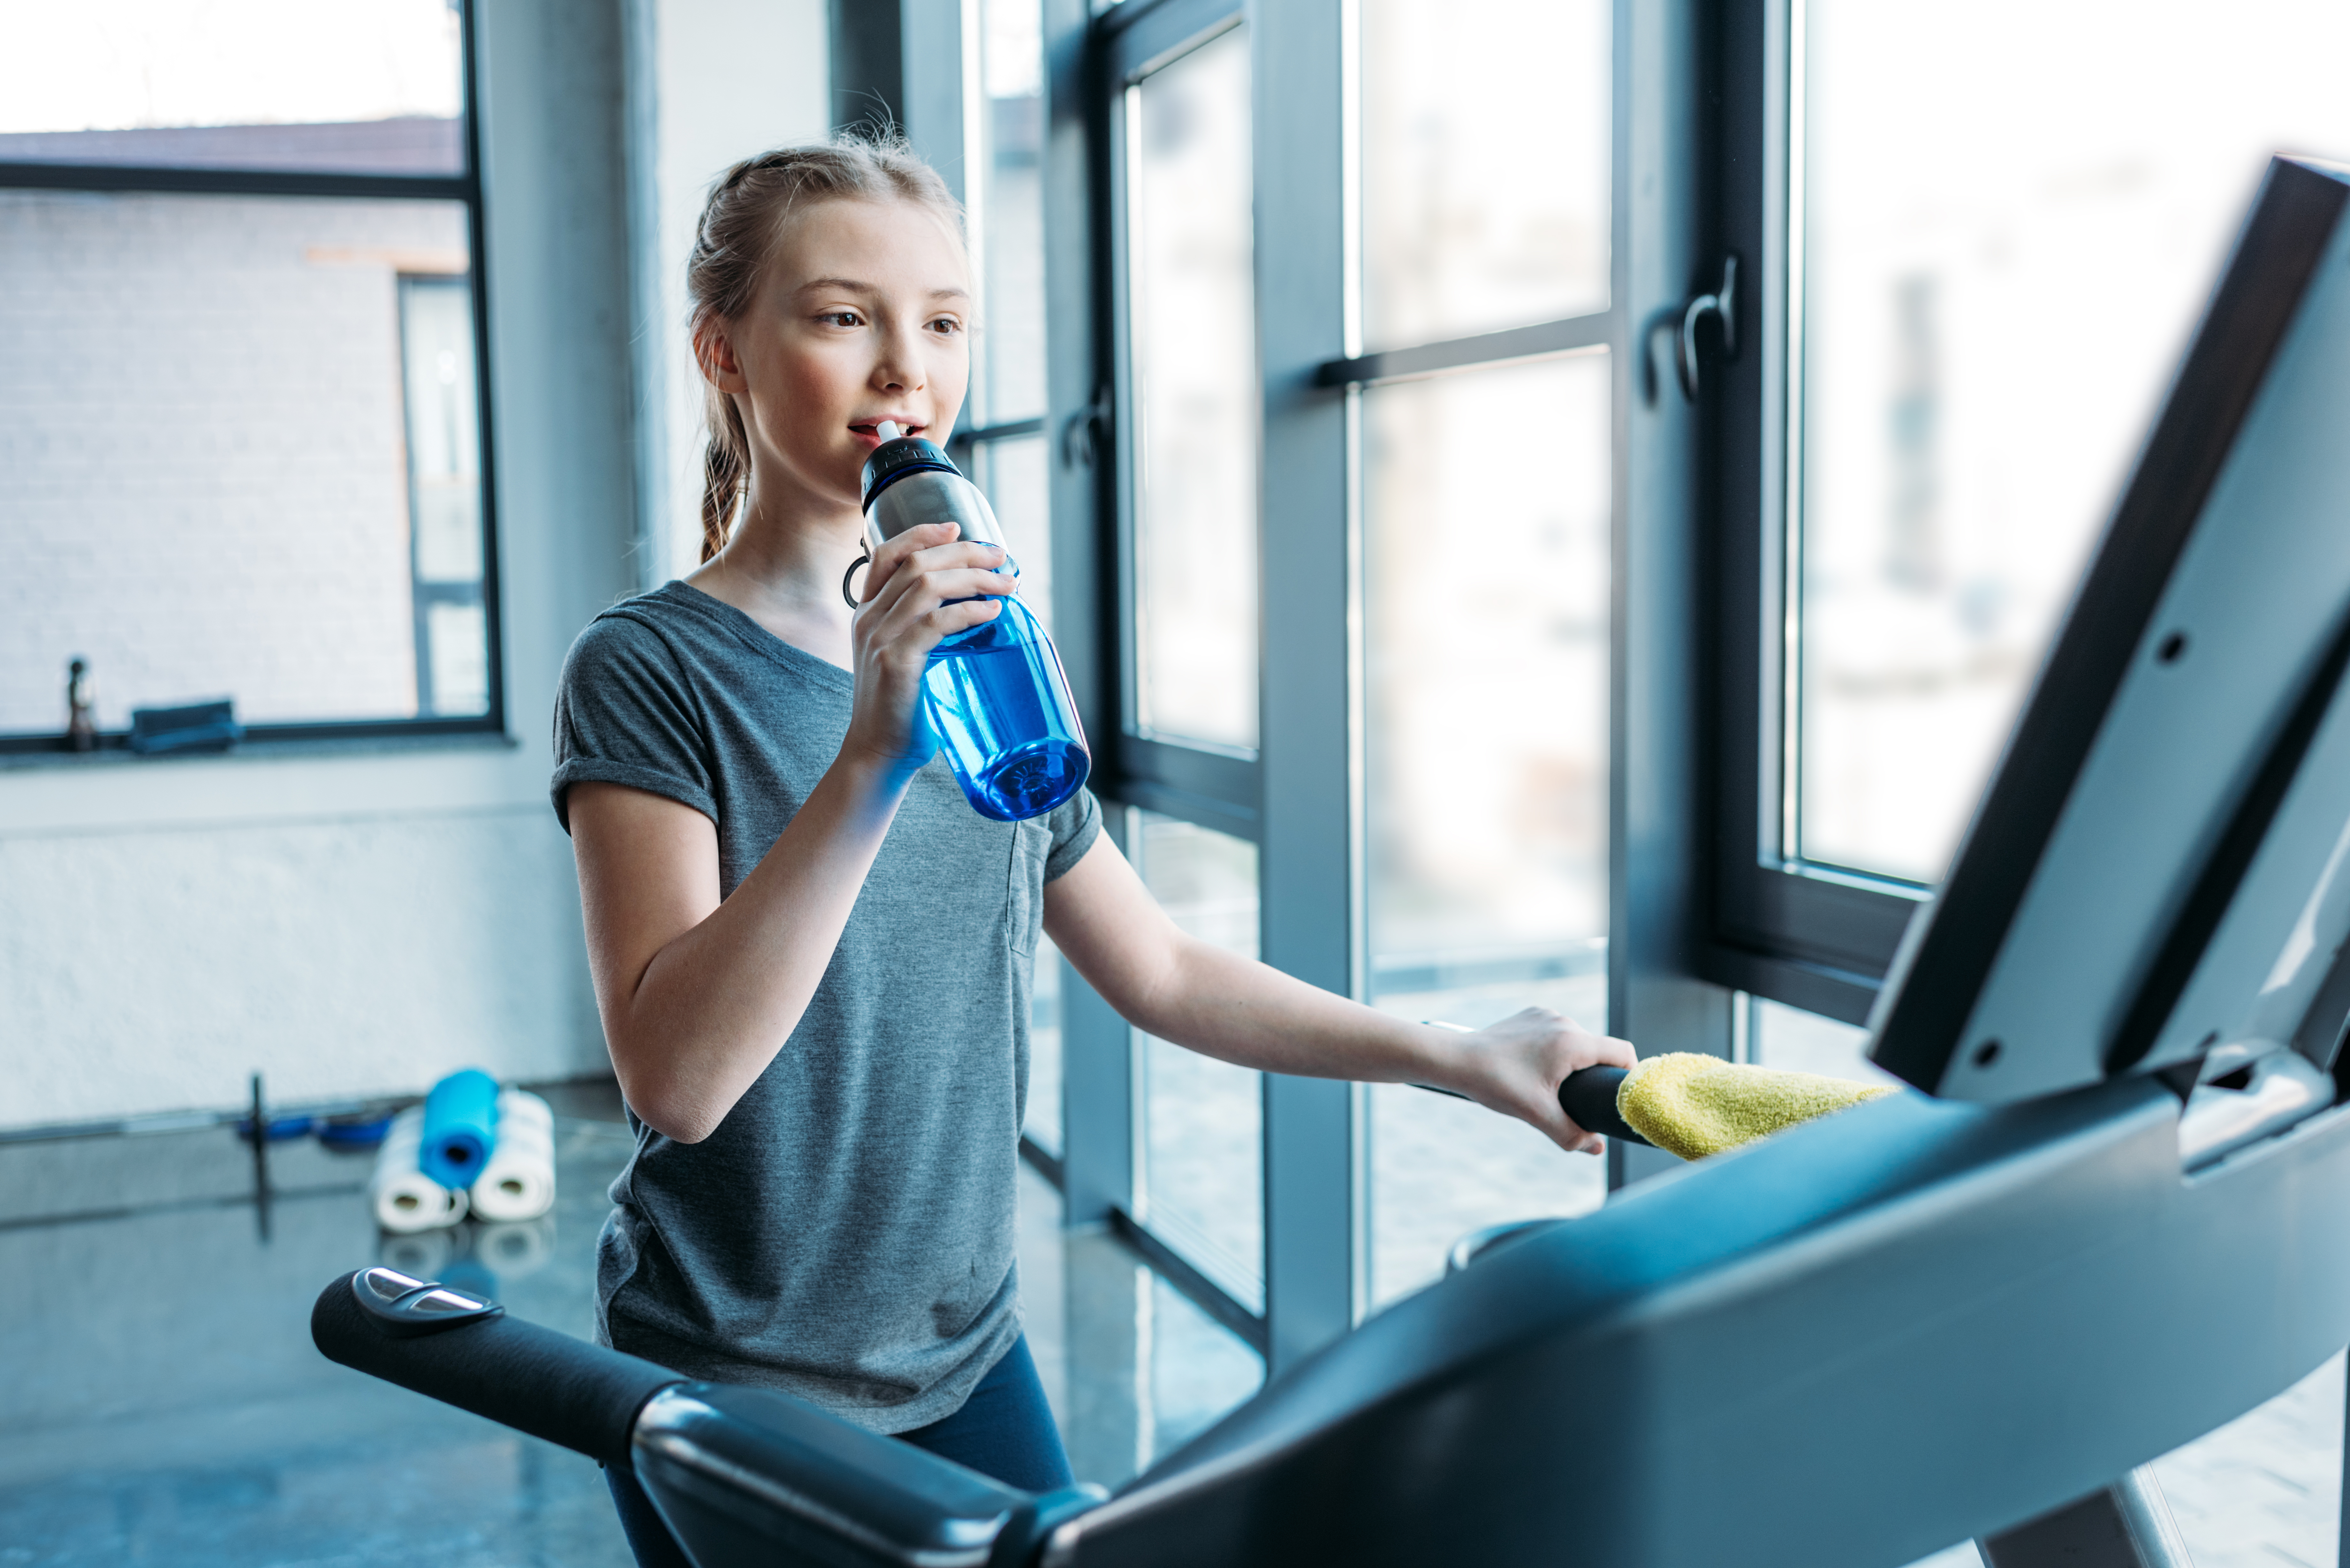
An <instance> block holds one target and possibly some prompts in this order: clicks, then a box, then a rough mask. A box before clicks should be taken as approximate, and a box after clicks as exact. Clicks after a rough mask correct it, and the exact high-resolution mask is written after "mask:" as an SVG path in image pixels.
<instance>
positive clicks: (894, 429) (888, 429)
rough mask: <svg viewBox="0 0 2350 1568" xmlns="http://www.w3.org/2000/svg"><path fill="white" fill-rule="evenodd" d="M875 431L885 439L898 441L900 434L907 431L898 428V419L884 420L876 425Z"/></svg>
mask: <svg viewBox="0 0 2350 1568" xmlns="http://www.w3.org/2000/svg"><path fill="white" fill-rule="evenodd" d="M873 433H874V434H876V435H878V436H879V437H880V438H881V439H882V440H883V441H896V440H897V439H898V438H899V436H901V435H903V434H905V433H906V432H905V431H901V430H899V428H898V421H895V420H883V421H881V422H880V423H879V425H877V426H875V427H874V431H873Z"/></svg>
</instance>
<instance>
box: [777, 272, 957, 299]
mask: <svg viewBox="0 0 2350 1568" xmlns="http://www.w3.org/2000/svg"><path fill="white" fill-rule="evenodd" d="M817 289H838V290H840V291H841V292H842V293H844V294H879V293H880V292H881V290H880V288H879V286H876V285H873V284H869V283H859V282H858V280H857V279H855V278H853V277H812V278H810V279H808V280H807V282H806V283H804V284H802V285H800V286H799V292H800V293H802V294H808V293H811V292H813V291H815V290H817ZM970 297H971V290H969V289H967V288H934V289H932V290H931V298H932V299H969V298H970Z"/></svg>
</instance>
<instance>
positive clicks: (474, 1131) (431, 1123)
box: [416, 1067, 498, 1191]
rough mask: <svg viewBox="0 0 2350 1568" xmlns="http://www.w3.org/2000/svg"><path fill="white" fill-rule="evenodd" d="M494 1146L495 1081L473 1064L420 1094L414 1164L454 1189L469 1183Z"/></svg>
mask: <svg viewBox="0 0 2350 1568" xmlns="http://www.w3.org/2000/svg"><path fill="white" fill-rule="evenodd" d="M497 1146H498V1081H497V1080H496V1079H495V1078H493V1077H491V1076H490V1075H488V1074H487V1073H484V1072H483V1071H482V1070H481V1069H480V1068H478V1067H467V1068H465V1069H464V1070H463V1072H458V1073H452V1074H450V1075H448V1076H447V1077H445V1078H443V1079H442V1080H441V1081H440V1082H439V1083H437V1084H435V1085H432V1093H431V1094H429V1095H427V1096H424V1142H423V1145H422V1147H420V1148H419V1149H418V1150H417V1153H416V1167H417V1168H418V1169H419V1170H421V1171H422V1172H424V1174H425V1175H427V1176H429V1177H431V1178H432V1179H433V1180H435V1181H437V1182H439V1183H440V1184H441V1185H442V1186H443V1187H446V1188H448V1189H450V1190H452V1191H454V1190H456V1189H459V1188H461V1187H471V1186H473V1183H474V1182H475V1181H477V1180H479V1179H481V1175H482V1169H483V1168H484V1166H486V1165H488V1164H489V1163H490V1154H491V1151H492V1150H494V1149H495V1148H496V1147H497Z"/></svg>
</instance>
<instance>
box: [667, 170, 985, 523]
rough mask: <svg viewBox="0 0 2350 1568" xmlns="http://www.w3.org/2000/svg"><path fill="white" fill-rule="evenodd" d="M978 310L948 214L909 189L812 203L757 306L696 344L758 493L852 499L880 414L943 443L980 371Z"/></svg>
mask: <svg viewBox="0 0 2350 1568" xmlns="http://www.w3.org/2000/svg"><path fill="white" fill-rule="evenodd" d="M971 315H972V296H971V276H970V267H969V264H968V263H967V261H966V260H965V258H964V255H963V249H962V243H961V241H959V240H958V239H957V238H956V236H955V234H954V232H953V230H952V229H951V228H950V227H949V226H948V223H947V221H946V220H945V219H944V218H942V217H941V216H940V215H938V214H937V213H932V212H931V211H930V210H929V209H928V208H925V207H922V206H920V205H918V204H916V203H915V202H908V201H899V200H883V201H854V200H848V201H842V200H836V201H827V202H820V203H817V204H816V205H814V206H810V207H805V208H802V209H801V210H800V212H799V213H797V214H795V216H794V217H793V219H792V220H791V221H790V223H789V224H788V225H787V226H786V227H785V231H784V233H783V234H782V236H781V237H780V238H779V239H778V240H777V242H776V244H775V254H774V255H773V256H772V257H771V258H770V259H769V261H768V264H767V269H766V275H765V276H764V277H763V278H762V279H761V280H760V286H759V292H758V294H757V296H755V297H754V299H753V301H752V304H751V306H750V308H749V309H747V310H745V311H744V312H743V314H742V316H740V317H736V318H734V319H732V320H718V321H713V322H712V323H711V324H710V325H709V326H708V327H705V329H704V330H703V332H702V335H701V338H700V340H699V341H697V343H696V344H695V349H696V351H697V353H698V355H699V357H700V358H701V360H702V373H703V374H704V375H705V376H707V377H709V379H710V381H711V384H712V386H714V387H716V388H717V389H719V390H720V391H722V392H729V393H732V394H733V397H734V400H735V403H736V405H737V407H739V408H740V409H741V410H742V412H743V424H744V425H745V426H746V427H747V428H748V430H749V431H750V436H751V448H752V476H753V477H752V483H753V495H754V498H756V499H759V500H762V501H764V500H768V499H773V500H776V501H785V502H787V503H788V501H789V500H791V499H795V498H796V499H798V500H800V501H802V502H803V503H811V504H816V505H819V506H821V507H823V508H824V509H827V510H837V507H839V506H840V505H847V506H848V507H850V508H852V509H853V508H855V507H856V506H857V504H858V494H857V490H858V472H859V471H860V470H861V469H862V468H863V467H864V464H865V459H866V458H867V456H868V455H869V454H870V453H871V452H872V451H873V449H874V448H875V447H877V446H879V445H880V444H881V438H880V436H879V433H878V431H876V429H875V427H876V426H878V425H879V424H880V423H881V421H884V420H892V421H896V422H897V424H898V425H899V428H900V429H901V430H902V431H904V432H905V433H907V434H909V435H929V436H930V437H931V440H933V441H943V440H944V439H945V438H946V435H947V432H948V431H951V430H952V429H953V428H954V419H955V413H956V411H957V410H959V409H961V408H962V397H963V391H964V389H965V388H966V387H967V386H968V385H969V383H970V379H971V345H970V330H971Z"/></svg>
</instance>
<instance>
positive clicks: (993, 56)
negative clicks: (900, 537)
mask: <svg viewBox="0 0 2350 1568" xmlns="http://www.w3.org/2000/svg"><path fill="white" fill-rule="evenodd" d="M979 37H980V62H979V64H980V84H981V90H982V97H983V105H982V108H981V116H982V118H981V120H980V128H979V129H980V139H981V146H982V151H981V159H980V190H979V200H978V201H977V202H974V203H972V223H973V225H974V227H975V228H976V229H977V230H978V234H977V238H978V241H979V245H978V248H979V251H980V255H981V270H982V274H983V277H982V292H983V295H984V296H985V299H984V304H985V307H986V314H985V317H983V321H982V323H981V330H980V374H979V377H978V380H977V385H976V386H975V387H974V389H973V394H974V395H973V398H972V401H973V403H974V404H975V405H976V406H975V407H974V409H973V410H972V422H974V423H983V424H1003V423H1005V422H1007V421H1013V420H1031V419H1035V418H1037V417H1038V416H1040V415H1042V414H1043V413H1044V411H1045V202H1044V187H1043V184H1042V182H1041V177H1040V170H1041V165H1042V162H1043V160H1042V157H1041V154H1042V152H1043V151H1044V144H1045V30H1044V21H1043V7H1042V6H1041V5H1040V4H1039V3H1038V0H983V4H982V19H981V25H980V29H979Z"/></svg>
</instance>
